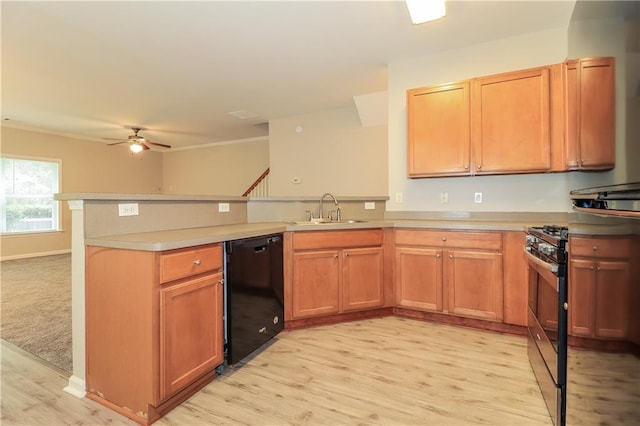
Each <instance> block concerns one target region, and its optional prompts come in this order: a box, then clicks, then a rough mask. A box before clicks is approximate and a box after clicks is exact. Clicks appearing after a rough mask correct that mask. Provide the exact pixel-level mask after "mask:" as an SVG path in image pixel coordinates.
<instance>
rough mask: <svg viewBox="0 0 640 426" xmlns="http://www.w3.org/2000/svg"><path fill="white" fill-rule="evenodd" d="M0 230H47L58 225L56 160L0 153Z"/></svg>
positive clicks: (56, 229) (10, 231)
mask: <svg viewBox="0 0 640 426" xmlns="http://www.w3.org/2000/svg"><path fill="white" fill-rule="evenodd" d="M1 172H2V183H1V185H2V195H1V196H2V200H1V201H0V232H2V233H24V232H47V231H58V230H59V229H60V225H59V224H60V220H59V206H58V205H59V203H58V201H56V200H54V199H53V194H55V193H57V192H59V188H60V184H59V183H60V161H58V160H44V159H37V160H36V159H26V158H10V157H2V168H1Z"/></svg>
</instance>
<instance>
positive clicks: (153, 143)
mask: <svg viewBox="0 0 640 426" xmlns="http://www.w3.org/2000/svg"><path fill="white" fill-rule="evenodd" d="M145 143H148V144H150V145H155V146H161V147H163V148H171V145H165V144H163V143H158V142H151V141H145Z"/></svg>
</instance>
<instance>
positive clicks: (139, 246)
mask: <svg viewBox="0 0 640 426" xmlns="http://www.w3.org/2000/svg"><path fill="white" fill-rule="evenodd" d="M541 225H542V223H529V222H528V223H523V222H508V221H506V222H505V221H459V220H452V221H444V220H397V219H396V220H371V221H367V222H357V223H325V224H315V225H312V224H292V223H286V222H267V223H246V224H236V225H220V226H210V227H201V228H187V229H175V230H170V231H157V232H142V233H132V234H121V235H110V236H101V237H93V238H87V239H86V240H85V244H86V245H90V246H100V247H111V248H121V249H130V250H144V251H164V250H172V249H177V248H184V247H192V246H198V245H203V244H212V243H219V242H223V241H230V240H238V239H242V238H251V237H257V236H262V235H269V234H274V233H280V232H285V231H295V232H306V231H329V230H333V231H335V230H344V229H370V228H412V229H418V228H420V229H451V230H477V231H524V230H525V229H526V227H527V226H541Z"/></svg>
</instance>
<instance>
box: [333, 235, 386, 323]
mask: <svg viewBox="0 0 640 426" xmlns="http://www.w3.org/2000/svg"><path fill="white" fill-rule="evenodd" d="M383 273H384V271H383V255H382V248H381V247H369V248H359V249H349V250H344V251H343V274H342V277H343V279H342V310H343V311H353V310H359V309H367V308H377V307H380V306H382V304H383V287H382V283H383Z"/></svg>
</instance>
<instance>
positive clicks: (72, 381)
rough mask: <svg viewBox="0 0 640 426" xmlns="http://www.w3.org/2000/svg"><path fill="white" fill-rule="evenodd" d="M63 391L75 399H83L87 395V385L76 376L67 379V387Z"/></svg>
mask: <svg viewBox="0 0 640 426" xmlns="http://www.w3.org/2000/svg"><path fill="white" fill-rule="evenodd" d="M63 390H64V391H65V392H66V393H68V394H71V395H73V396H75V397H76V398H84V397H85V396H86V395H87V385H86V383H85V381H84V380H83V379H81V378H80V377H76V376H71V377H69V386H67V387H65V388H64V389H63Z"/></svg>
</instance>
